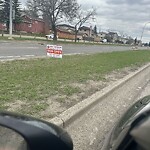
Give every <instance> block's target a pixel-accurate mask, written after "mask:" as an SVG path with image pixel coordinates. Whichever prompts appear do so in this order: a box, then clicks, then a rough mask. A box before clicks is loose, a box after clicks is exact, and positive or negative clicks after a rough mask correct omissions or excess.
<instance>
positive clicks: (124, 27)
mask: <svg viewBox="0 0 150 150" xmlns="http://www.w3.org/2000/svg"><path fill="white" fill-rule="evenodd" d="M20 1H22V2H25V1H26V0H20ZM78 2H79V4H81V6H82V8H83V9H84V10H87V9H88V8H89V9H90V8H91V7H94V8H96V9H97V15H96V17H95V18H96V19H94V20H91V24H89V26H90V25H92V26H94V25H97V27H98V29H99V30H101V31H106V30H111V31H119V32H120V33H121V34H122V33H123V34H127V35H129V36H132V37H133V38H135V37H137V38H138V39H140V37H141V34H142V30H143V27H144V25H145V24H146V23H147V22H150V0H78ZM87 25H88V24H87ZM142 40H143V41H144V42H149V41H150V23H149V24H147V25H146V28H145V30H144V34H143V38H142Z"/></svg>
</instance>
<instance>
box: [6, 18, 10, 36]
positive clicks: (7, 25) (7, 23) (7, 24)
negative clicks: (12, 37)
mask: <svg viewBox="0 0 150 150" xmlns="http://www.w3.org/2000/svg"><path fill="white" fill-rule="evenodd" d="M6 27H7V33H9V21H7V22H6Z"/></svg>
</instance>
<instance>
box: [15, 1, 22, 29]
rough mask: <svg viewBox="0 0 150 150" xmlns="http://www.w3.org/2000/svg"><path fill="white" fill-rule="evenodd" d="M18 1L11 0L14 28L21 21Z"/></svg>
mask: <svg viewBox="0 0 150 150" xmlns="http://www.w3.org/2000/svg"><path fill="white" fill-rule="evenodd" d="M20 5H21V4H20V2H19V1H18V0H13V13H15V14H14V15H13V16H14V18H13V23H14V29H15V30H16V25H17V24H19V23H21V22H22V18H21V9H20Z"/></svg>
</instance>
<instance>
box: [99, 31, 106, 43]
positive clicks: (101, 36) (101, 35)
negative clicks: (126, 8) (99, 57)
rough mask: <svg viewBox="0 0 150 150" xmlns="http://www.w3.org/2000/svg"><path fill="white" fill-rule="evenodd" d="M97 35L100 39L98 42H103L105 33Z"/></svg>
mask: <svg viewBox="0 0 150 150" xmlns="http://www.w3.org/2000/svg"><path fill="white" fill-rule="evenodd" d="M97 35H98V36H99V37H100V41H103V40H104V39H105V37H106V35H107V33H106V32H99V33H98V34H97Z"/></svg>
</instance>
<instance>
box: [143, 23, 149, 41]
mask: <svg viewBox="0 0 150 150" xmlns="http://www.w3.org/2000/svg"><path fill="white" fill-rule="evenodd" d="M149 23H150V22H147V23H145V25H144V27H143V30H142V34H141V42H142V38H143V34H144V30H145V28H146V25H147V24H149Z"/></svg>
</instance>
